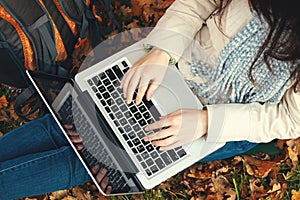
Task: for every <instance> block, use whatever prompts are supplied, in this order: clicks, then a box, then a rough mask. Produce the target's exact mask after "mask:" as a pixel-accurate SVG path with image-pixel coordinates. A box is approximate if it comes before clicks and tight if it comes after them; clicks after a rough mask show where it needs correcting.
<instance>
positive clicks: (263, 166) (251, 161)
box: [242, 155, 277, 178]
mask: <svg viewBox="0 0 300 200" xmlns="http://www.w3.org/2000/svg"><path fill="white" fill-rule="evenodd" d="M242 157H243V159H244V160H245V162H246V166H247V165H249V166H248V167H247V170H248V171H247V172H248V173H249V175H257V176H259V177H262V178H264V177H266V176H268V174H269V172H270V171H271V170H272V168H273V167H275V166H277V163H276V162H273V161H266V160H259V159H257V158H254V157H251V156H246V155H243V156H242Z"/></svg>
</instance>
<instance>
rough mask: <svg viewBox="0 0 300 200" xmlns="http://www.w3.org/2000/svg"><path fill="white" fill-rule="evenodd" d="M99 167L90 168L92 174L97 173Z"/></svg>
mask: <svg viewBox="0 0 300 200" xmlns="http://www.w3.org/2000/svg"><path fill="white" fill-rule="evenodd" d="M99 168H100V166H99V165H95V166H94V167H92V170H91V171H92V174H94V175H95V174H97V172H98V171H99Z"/></svg>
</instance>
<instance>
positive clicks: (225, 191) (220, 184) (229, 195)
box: [212, 175, 236, 200]
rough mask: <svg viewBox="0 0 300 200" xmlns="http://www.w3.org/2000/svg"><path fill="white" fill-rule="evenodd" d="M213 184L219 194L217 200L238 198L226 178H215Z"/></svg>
mask: <svg viewBox="0 0 300 200" xmlns="http://www.w3.org/2000/svg"><path fill="white" fill-rule="evenodd" d="M212 182H213V184H214V187H215V190H216V193H217V199H223V198H225V197H226V199H227V200H234V199H235V198H236V193H235V191H234V190H233V189H232V187H231V185H230V183H229V181H228V180H227V178H226V177H225V176H222V175H220V176H217V177H213V178H212Z"/></svg>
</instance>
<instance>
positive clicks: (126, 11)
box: [119, 5, 132, 16]
mask: <svg viewBox="0 0 300 200" xmlns="http://www.w3.org/2000/svg"><path fill="white" fill-rule="evenodd" d="M119 10H120V11H121V14H122V15H125V16H127V15H132V9H131V8H130V7H128V6H125V5H122V6H121V7H120V8H119Z"/></svg>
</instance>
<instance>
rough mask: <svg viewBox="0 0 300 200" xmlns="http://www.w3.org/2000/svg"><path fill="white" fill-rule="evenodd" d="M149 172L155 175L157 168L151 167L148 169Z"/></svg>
mask: <svg viewBox="0 0 300 200" xmlns="http://www.w3.org/2000/svg"><path fill="white" fill-rule="evenodd" d="M150 170H151V172H152V173H153V174H155V173H156V172H158V168H157V166H156V165H153V166H152V167H150Z"/></svg>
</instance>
